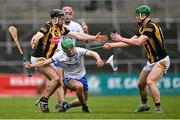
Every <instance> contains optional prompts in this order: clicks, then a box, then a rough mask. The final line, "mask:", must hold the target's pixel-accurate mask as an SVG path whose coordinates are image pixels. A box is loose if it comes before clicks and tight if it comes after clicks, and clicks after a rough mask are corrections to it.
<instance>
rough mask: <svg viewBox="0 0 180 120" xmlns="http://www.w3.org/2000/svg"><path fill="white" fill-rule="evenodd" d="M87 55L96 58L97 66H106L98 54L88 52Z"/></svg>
mask: <svg viewBox="0 0 180 120" xmlns="http://www.w3.org/2000/svg"><path fill="white" fill-rule="evenodd" d="M86 55H87V56H91V57H94V58H95V59H96V65H97V66H99V67H102V66H103V65H104V62H103V61H102V59H101V57H100V56H99V54H98V53H97V52H94V51H91V50H87V52H86Z"/></svg>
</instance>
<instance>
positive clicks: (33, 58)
mask: <svg viewBox="0 0 180 120" xmlns="http://www.w3.org/2000/svg"><path fill="white" fill-rule="evenodd" d="M43 60H46V58H45V57H33V56H31V63H35V62H38V61H43ZM51 65H52V66H53V67H54V68H56V67H57V66H56V65H55V64H54V63H51Z"/></svg>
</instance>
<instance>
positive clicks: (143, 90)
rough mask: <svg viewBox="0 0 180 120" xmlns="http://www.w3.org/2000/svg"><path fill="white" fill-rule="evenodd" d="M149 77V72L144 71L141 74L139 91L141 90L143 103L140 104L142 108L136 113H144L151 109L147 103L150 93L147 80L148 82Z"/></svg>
mask: <svg viewBox="0 0 180 120" xmlns="http://www.w3.org/2000/svg"><path fill="white" fill-rule="evenodd" d="M148 75H149V72H148V71H145V70H144V69H143V70H142V71H141V73H140V76H139V81H138V89H139V94H140V97H141V103H140V106H139V107H138V108H137V109H136V110H135V112H143V111H147V110H149V109H150V107H149V105H148V103H147V96H148V91H147V81H146V80H147V77H148Z"/></svg>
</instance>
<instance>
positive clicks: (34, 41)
mask: <svg viewBox="0 0 180 120" xmlns="http://www.w3.org/2000/svg"><path fill="white" fill-rule="evenodd" d="M43 37H44V34H43V33H41V32H39V31H38V32H37V33H36V34H35V35H34V36H33V37H32V39H31V48H32V49H34V47H35V45H36V44H37V43H38V41H39V39H41V38H43Z"/></svg>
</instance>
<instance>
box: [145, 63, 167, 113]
mask: <svg viewBox="0 0 180 120" xmlns="http://www.w3.org/2000/svg"><path fill="white" fill-rule="evenodd" d="M163 74H164V72H163V70H162V69H161V68H160V67H158V65H157V64H156V65H155V66H154V67H153V69H152V71H151V72H150V74H149V76H148V78H147V84H148V87H149V89H150V92H151V97H152V99H153V101H154V103H155V106H156V108H157V109H159V110H157V111H158V112H160V111H161V110H160V92H159V89H158V88H157V86H156V83H157V82H158V81H159V80H160V79H161V78H162V76H163Z"/></svg>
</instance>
